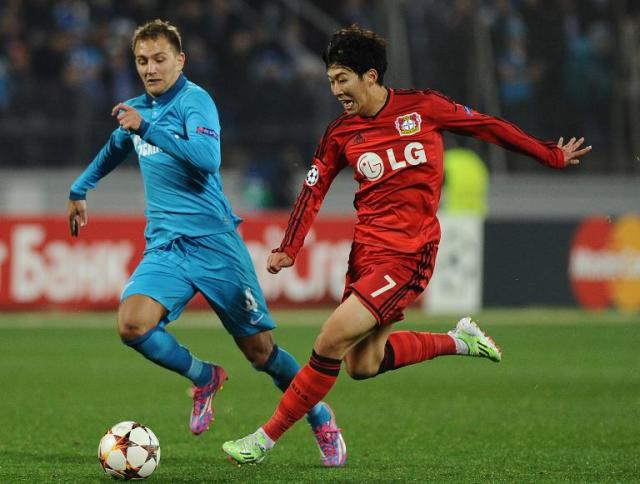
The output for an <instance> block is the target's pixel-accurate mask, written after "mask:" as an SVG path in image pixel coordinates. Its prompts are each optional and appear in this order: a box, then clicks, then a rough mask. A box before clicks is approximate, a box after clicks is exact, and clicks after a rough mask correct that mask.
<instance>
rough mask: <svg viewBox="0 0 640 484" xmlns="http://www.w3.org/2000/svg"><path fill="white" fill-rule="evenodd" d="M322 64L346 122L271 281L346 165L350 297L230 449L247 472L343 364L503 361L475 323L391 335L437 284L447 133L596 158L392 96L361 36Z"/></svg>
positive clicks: (415, 94) (442, 105)
mask: <svg viewBox="0 0 640 484" xmlns="http://www.w3.org/2000/svg"><path fill="white" fill-rule="evenodd" d="M323 60H324V61H325V64H326V66H327V74H328V77H329V83H330V85H331V92H332V94H333V95H334V96H335V97H336V98H337V99H338V101H339V102H340V103H342V105H343V107H344V113H343V114H342V115H341V116H340V117H339V118H338V119H336V120H335V121H334V122H333V123H331V124H330V125H329V126H328V128H327V130H326V132H325V134H324V136H323V138H322V140H321V142H320V144H319V146H318V148H317V149H316V151H315V153H314V156H313V165H312V167H311V170H310V171H309V173H308V174H307V177H306V180H305V181H304V184H303V187H302V191H301V193H300V195H299V196H298V198H297V200H296V203H295V206H294V207H293V211H292V212H291V217H290V219H289V225H288V228H287V231H286V233H285V236H284V239H283V240H282V243H281V244H280V247H278V248H277V249H275V250H274V251H273V253H272V254H271V255H270V257H269V259H268V261H267V270H269V272H271V273H274V274H275V273H278V272H279V271H280V269H282V268H283V267H289V266H291V265H293V263H294V261H295V258H296V255H297V253H298V251H299V250H300V248H301V247H302V245H303V242H304V238H305V236H306V235H307V233H308V231H309V229H310V227H311V224H312V223H313V220H314V219H315V217H316V214H317V213H318V211H319V209H320V205H321V203H322V200H323V199H324V196H325V194H326V193H327V191H328V190H329V187H330V185H331V182H332V181H333V179H334V178H335V176H336V175H337V174H338V172H339V171H340V170H342V169H343V168H346V167H347V166H349V167H351V169H353V171H354V177H355V179H356V180H357V182H358V184H359V187H358V189H357V191H356V195H355V201H354V205H355V208H356V211H357V216H358V220H357V222H356V226H355V234H354V241H353V245H352V249H351V254H350V256H349V268H348V271H347V277H346V286H345V291H344V295H343V300H342V303H341V304H340V306H338V308H337V309H336V310H335V311H334V312H333V314H332V315H331V316H330V317H329V319H327V321H326V322H325V323H324V325H323V326H322V329H321V331H320V334H319V335H318V337H317V339H316V341H315V344H314V347H313V351H312V353H311V358H310V360H309V362H308V363H307V364H306V365H305V366H304V368H303V369H302V370H301V371H300V372H299V373H298V374H297V376H296V377H295V378H294V379H293V381H292V382H291V384H290V385H289V388H288V389H287V391H286V392H285V393H284V395H283V397H282V398H281V400H280V403H279V405H278V407H277V409H276V411H275V413H274V414H273V416H272V417H271V419H270V420H269V421H268V422H266V423H265V424H264V425H263V426H261V427H260V428H259V429H258V430H257V431H256V432H254V433H253V434H250V435H249V436H247V437H244V438H242V439H239V440H235V441H230V442H225V444H224V445H223V450H224V451H225V452H226V453H227V454H228V455H229V457H230V458H232V459H233V460H235V461H237V462H238V463H241V464H244V463H250V462H260V461H261V460H262V459H264V457H265V455H266V453H267V452H268V451H269V450H270V449H271V448H272V447H273V446H274V445H275V442H276V441H277V440H278V439H279V438H280V437H281V436H282V434H283V433H284V432H285V431H286V430H287V429H289V428H290V427H291V426H292V425H293V424H294V423H295V422H297V421H298V420H299V419H300V418H302V417H303V416H304V415H305V413H306V412H307V411H308V410H309V409H310V408H311V407H312V406H313V405H314V404H315V403H317V402H319V401H320V400H322V399H323V398H324V397H325V395H326V394H327V393H328V392H329V390H330V389H331V387H332V386H333V384H334V383H335V381H336V379H337V377H338V373H339V371H340V367H341V365H342V362H343V361H344V363H345V367H346V370H347V373H348V374H349V375H350V376H351V377H352V378H355V379H364V378H371V377H374V376H376V375H379V374H381V373H384V372H385V371H389V370H395V369H398V368H401V367H403V366H407V365H412V364H416V363H420V362H422V361H425V360H429V359H432V358H434V357H436V356H443V355H456V354H458V355H470V356H478V357H484V358H488V359H490V360H492V361H495V362H499V361H500V360H501V358H502V353H501V350H500V349H499V348H498V346H497V345H496V344H495V343H494V342H493V341H492V340H491V338H489V337H488V336H486V335H485V334H484V333H483V332H482V331H481V330H480V328H478V326H477V325H476V324H475V323H474V322H473V321H472V320H471V319H470V318H468V317H466V318H463V319H461V320H460V321H459V322H458V324H457V325H456V327H455V328H454V329H453V330H452V331H449V333H447V334H435V333H420V332H413V331H392V330H393V326H392V324H393V323H395V322H397V321H400V320H401V319H402V318H403V311H404V309H405V308H406V307H407V306H408V305H409V304H410V303H411V302H412V301H414V300H415V299H416V297H418V295H419V294H420V293H421V292H422V291H424V289H425V288H426V286H427V283H428V282H429V279H430V278H431V274H432V273H433V268H434V264H435V259H436V253H437V251H438V242H439V241H440V225H439V223H438V219H437V217H436V212H437V210H438V204H439V201H440V192H441V188H442V182H443V151H444V149H443V141H442V132H443V131H450V132H453V133H456V134H462V135H467V136H473V137H475V138H478V139H482V140H485V141H488V142H491V143H495V144H497V145H500V146H502V147H504V148H507V149H509V150H511V151H515V152H517V153H522V154H525V155H528V156H530V157H532V158H535V159H536V160H538V161H539V162H541V163H543V164H545V165H547V166H550V167H552V168H564V167H566V166H567V165H575V164H577V163H579V158H580V156H582V155H585V154H587V153H588V152H589V151H590V150H591V147H590V146H589V147H586V148H582V149H581V148H580V147H581V146H582V144H583V143H584V139H583V138H580V139H578V140H576V139H575V138H571V139H570V140H569V142H568V143H566V144H565V143H564V142H563V138H560V140H559V141H558V143H554V142H549V141H541V140H539V139H537V138H534V137H533V136H531V135H529V134H527V133H525V132H523V131H522V130H521V129H519V128H518V127H517V126H515V125H513V124H511V123H509V122H507V121H504V120H502V119H499V118H495V117H492V116H488V115H485V114H481V113H479V112H477V111H474V110H472V109H470V108H468V107H466V106H463V105H460V104H457V103H455V102H453V101H452V100H450V99H449V98H447V97H446V96H444V95H442V94H440V93H438V92H436V91H431V90H426V91H419V90H399V89H392V88H387V87H385V86H384V85H383V84H382V81H383V76H384V73H385V71H386V67H387V60H386V43H385V41H384V40H383V39H381V38H380V37H378V36H377V35H376V34H375V33H374V32H371V31H367V30H363V29H361V28H359V27H357V26H352V27H350V28H346V29H342V30H339V31H338V32H336V33H335V34H334V35H333V37H332V38H331V41H330V42H329V45H328V47H327V49H326V51H325V52H324V54H323ZM335 458H336V461H337V462H336V463H335V464H334V465H340V464H344V463H345V462H346V450H345V452H343V453H339V454H338V455H336V456H335Z"/></svg>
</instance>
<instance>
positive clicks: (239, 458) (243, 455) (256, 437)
mask: <svg viewBox="0 0 640 484" xmlns="http://www.w3.org/2000/svg"><path fill="white" fill-rule="evenodd" d="M222 450H223V451H224V452H225V453H226V454H227V455H228V456H229V459H230V460H233V461H235V462H236V463H237V464H259V463H260V462H262V461H263V460H264V458H265V457H266V456H267V452H268V451H269V449H268V448H267V439H266V437H265V436H264V435H263V434H262V432H260V431H257V432H254V433H253V434H251V435H247V436H246V437H243V438H241V439H238V440H230V441H228V442H225V443H224V444H222Z"/></svg>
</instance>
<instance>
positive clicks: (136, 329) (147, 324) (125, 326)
mask: <svg viewBox="0 0 640 484" xmlns="http://www.w3.org/2000/svg"><path fill="white" fill-rule="evenodd" d="M157 324H158V322H157V321H155V322H154V321H150V320H148V319H146V318H144V317H142V316H141V315H136V314H134V313H131V312H127V311H123V312H120V313H119V314H118V324H117V329H118V335H119V336H120V339H122V340H123V341H130V340H134V339H136V338H139V337H140V336H142V335H143V334H145V333H146V332H147V331H149V330H150V329H151V328H153V327H154V326H156V325H157Z"/></svg>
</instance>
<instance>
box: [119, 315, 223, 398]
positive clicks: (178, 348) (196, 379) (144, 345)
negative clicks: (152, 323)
mask: <svg viewBox="0 0 640 484" xmlns="http://www.w3.org/2000/svg"><path fill="white" fill-rule="evenodd" d="M122 342H123V343H124V344H126V345H127V346H131V347H132V348H133V349H134V350H136V351H137V352H139V353H141V354H142V355H143V356H144V357H145V358H147V359H149V360H151V361H153V362H154V363H156V364H158V365H160V366H162V367H163V368H167V369H169V370H172V371H175V372H176V373H180V374H181V375H183V376H186V377H187V378H188V379H189V380H191V381H192V382H193V384H194V385H196V386H202V385H205V384H206V383H208V382H209V380H211V365H210V364H208V363H206V362H204V361H202V360H200V359H198V358H196V357H195V356H193V355H192V354H191V353H190V352H189V350H188V349H187V348H185V347H184V346H182V345H181V344H180V343H178V340H176V338H175V337H174V336H173V335H172V334H171V333H169V332H168V331H166V330H165V329H164V327H162V326H156V327H154V328H152V329H150V330H149V331H147V332H146V333H145V334H143V335H142V336H139V337H137V338H135V339H132V340H124V339H123V340H122Z"/></svg>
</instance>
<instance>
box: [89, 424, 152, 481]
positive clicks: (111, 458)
mask: <svg viewBox="0 0 640 484" xmlns="http://www.w3.org/2000/svg"><path fill="white" fill-rule="evenodd" d="M98 460H99V461H100V466H102V469H103V470H104V471H105V472H106V473H107V474H109V475H110V476H111V477H113V478H114V479H125V480H129V479H144V478H145V477H149V476H150V475H151V474H152V473H153V471H155V470H156V467H158V464H159V463H160V442H159V441H158V438H157V437H156V435H155V434H154V433H153V432H152V431H151V429H150V428H149V427H145V426H144V425H141V424H139V423H138V422H130V421H127V422H120V423H117V424H115V425H114V426H113V427H111V428H110V429H109V430H107V433H106V434H104V437H102V439H100V445H99V446H98Z"/></svg>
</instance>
